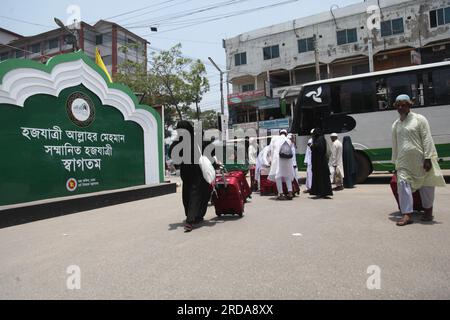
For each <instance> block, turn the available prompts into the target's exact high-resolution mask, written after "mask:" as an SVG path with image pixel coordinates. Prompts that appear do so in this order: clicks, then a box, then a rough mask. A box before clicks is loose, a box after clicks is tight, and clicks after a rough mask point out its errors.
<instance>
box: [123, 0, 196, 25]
mask: <svg viewBox="0 0 450 320" xmlns="http://www.w3.org/2000/svg"><path fill="white" fill-rule="evenodd" d="M191 1H192V0H185V1H183V2H181V3H177V4H173V5H170V6H166V7H162V8H159V9H156V10H154V9H153V8H152V10H150V11H146V12H144V13H140V14H138V15H135V16H132V17H128V18H125V19H120V20H118V21H117V22H124V21H127V20H131V19H135V18H138V17H142V16H145V15H146V14H149V13H155V12H158V11H161V10H164V9H167V8H171V7H175V6H179V5H182V4H185V3H187V2H191ZM139 11H140V10H139Z"/></svg>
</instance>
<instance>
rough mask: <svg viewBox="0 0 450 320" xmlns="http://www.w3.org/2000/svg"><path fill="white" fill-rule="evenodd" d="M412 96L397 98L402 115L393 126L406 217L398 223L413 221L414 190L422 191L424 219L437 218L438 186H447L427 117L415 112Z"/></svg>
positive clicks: (399, 180) (393, 157)
mask: <svg viewBox="0 0 450 320" xmlns="http://www.w3.org/2000/svg"><path fill="white" fill-rule="evenodd" d="M412 105H413V103H412V101H411V98H410V97H409V96H408V95H405V94H403V95H400V96H398V97H397V99H396V102H395V106H396V108H397V111H398V113H399V114H400V118H399V119H398V120H397V121H395V122H394V124H393V126H392V162H393V163H394V164H395V169H396V171H397V177H398V183H397V190H398V196H399V202H400V210H401V212H402V215H403V217H402V219H401V220H400V221H399V222H398V223H397V225H398V226H405V225H408V224H410V223H412V219H411V214H412V212H413V192H415V191H417V190H420V196H421V199H422V206H423V208H424V209H425V214H424V216H423V217H422V220H423V221H433V202H434V194H435V187H445V180H444V177H443V176H442V173H441V169H440V167H439V164H438V154H437V151H436V147H435V145H434V141H433V137H432V135H431V130H430V125H429V124H428V121H427V119H426V118H425V117H424V116H422V115H420V114H417V113H414V112H411V106H412Z"/></svg>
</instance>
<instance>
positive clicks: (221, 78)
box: [208, 57, 225, 114]
mask: <svg viewBox="0 0 450 320" xmlns="http://www.w3.org/2000/svg"><path fill="white" fill-rule="evenodd" d="M208 59H209V61H211V63H212V64H213V66H214V67H216V69H217V70H219V73H220V112H221V113H222V114H225V101H224V99H223V71H222V70H221V69H220V68H219V67H218V66H217V64H216V63H215V62H214V60H213V59H212V58H211V57H208Z"/></svg>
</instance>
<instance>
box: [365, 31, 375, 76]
mask: <svg viewBox="0 0 450 320" xmlns="http://www.w3.org/2000/svg"><path fill="white" fill-rule="evenodd" d="M369 32H370V31H369ZM367 46H368V48H369V70H370V72H374V71H375V66H374V62H373V39H372V35H371V34H370V33H369V41H368V42H367Z"/></svg>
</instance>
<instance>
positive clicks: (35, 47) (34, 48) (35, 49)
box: [30, 43, 41, 53]
mask: <svg viewBox="0 0 450 320" xmlns="http://www.w3.org/2000/svg"><path fill="white" fill-rule="evenodd" d="M30 51H31V52H32V53H40V52H41V44H40V43H37V44H32V45H31V46H30Z"/></svg>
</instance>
